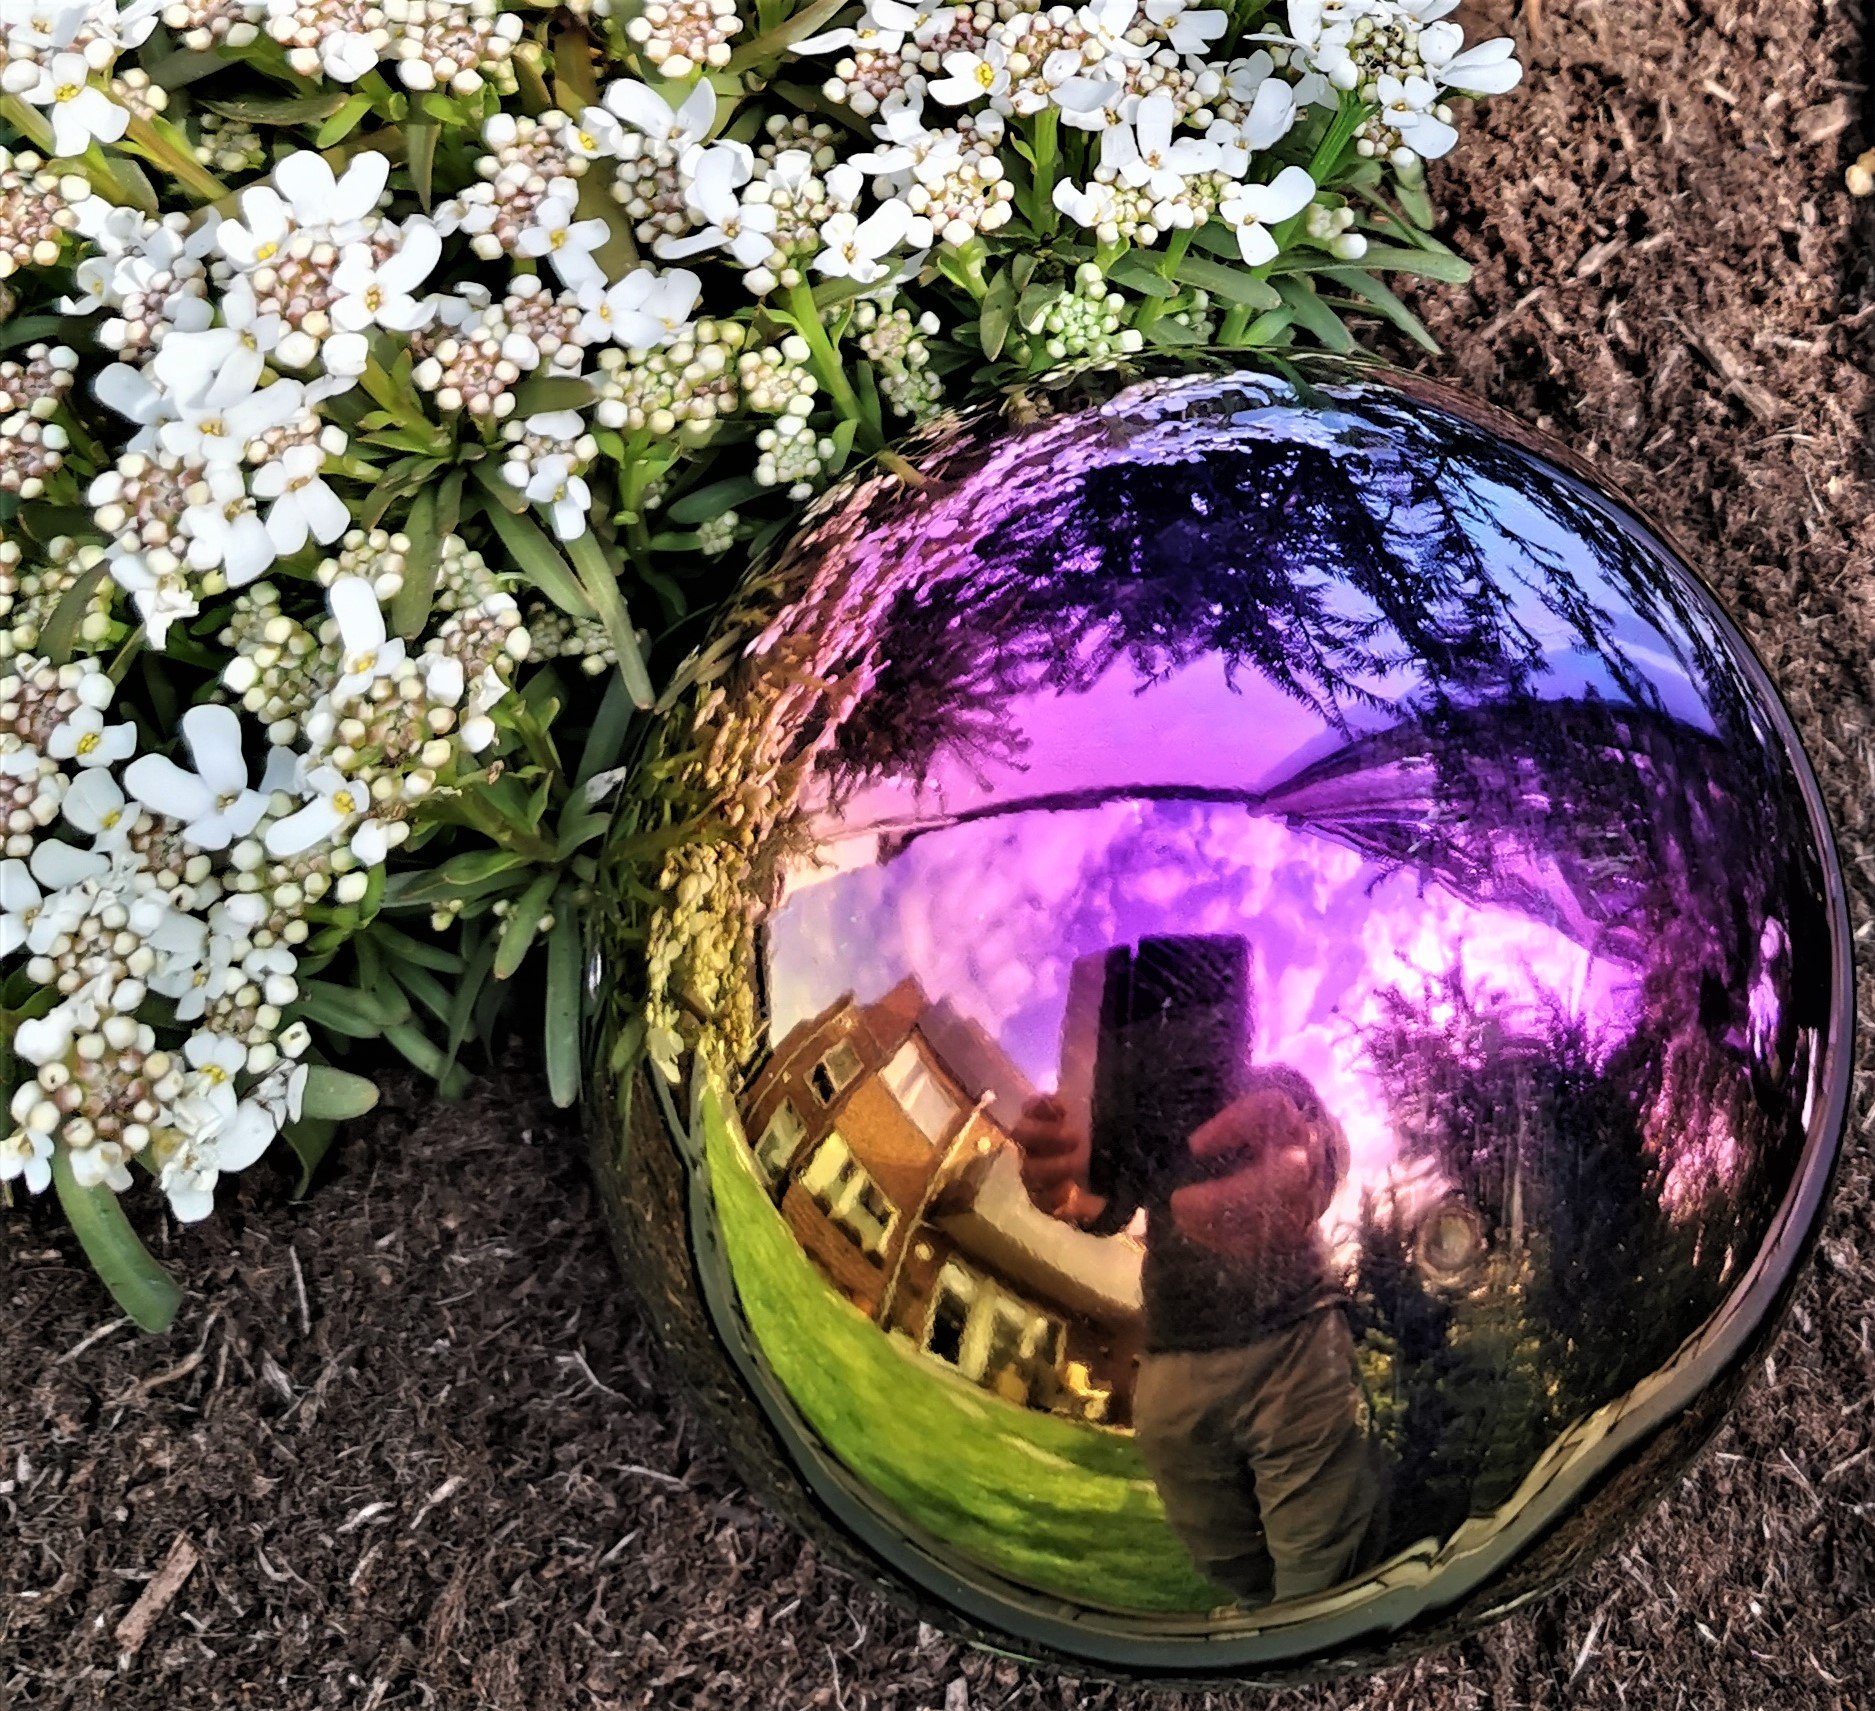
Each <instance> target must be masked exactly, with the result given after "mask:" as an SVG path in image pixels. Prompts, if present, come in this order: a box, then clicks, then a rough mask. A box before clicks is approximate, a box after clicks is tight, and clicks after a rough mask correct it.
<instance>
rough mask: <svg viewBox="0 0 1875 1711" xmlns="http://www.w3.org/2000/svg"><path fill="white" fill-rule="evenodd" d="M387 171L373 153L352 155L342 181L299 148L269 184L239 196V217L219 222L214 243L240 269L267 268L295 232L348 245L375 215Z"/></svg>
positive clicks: (319, 157)
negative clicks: (325, 236)
mask: <svg viewBox="0 0 1875 1711" xmlns="http://www.w3.org/2000/svg"><path fill="white" fill-rule="evenodd" d="M390 172H391V163H390V161H389V160H387V159H386V158H385V157H384V156H383V155H381V154H379V153H378V152H377V150H375V149H367V150H366V151H365V152H364V153H362V154H358V155H354V156H353V157H352V160H351V164H350V165H348V166H347V167H346V169H345V172H344V175H343V176H342V177H340V176H337V175H335V174H334V173H333V171H332V167H331V164H330V162H328V161H327V160H326V159H325V157H324V156H322V155H318V154H315V153H314V152H313V151H312V150H310V149H302V150H300V151H299V153H297V154H290V155H288V156H287V157H286V159H285V160H283V161H281V162H280V164H279V165H278V166H276V167H275V168H274V169H273V183H272V184H270V185H269V184H254V185H250V186H249V187H248V188H247V189H246V190H243V191H242V192H241V197H240V203H239V206H240V210H241V218H240V219H239V220H238V221H237V220H223V221H222V222H221V224H220V225H219V226H217V227H216V228H215V241H216V243H217V245H218V246H219V247H220V249H221V252H222V254H223V255H225V256H226V257H227V258H228V259H229V260H230V261H231V262H233V263H234V264H235V266H236V267H239V268H244V269H245V268H255V267H264V266H265V265H267V263H269V262H271V261H272V260H273V259H274V257H275V256H277V255H278V254H279V252H280V249H281V247H282V245H284V244H285V242H286V240H287V239H288V238H289V237H290V236H291V235H292V234H293V233H294V232H295V231H304V230H316V231H323V232H326V233H328V234H329V235H330V236H331V237H332V239H333V241H334V242H335V243H350V242H351V241H352V240H353V239H354V238H357V237H361V236H362V235H363V233H364V226H363V222H364V220H365V218H366V216H367V215H369V214H371V213H373V212H375V211H376V209H377V205H378V198H379V197H381V196H382V195H383V194H384V186H385V184H386V183H387V182H388V181H389V178H390Z"/></svg>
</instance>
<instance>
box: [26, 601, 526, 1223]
mask: <svg viewBox="0 0 1875 1711" xmlns="http://www.w3.org/2000/svg"><path fill="white" fill-rule="evenodd" d="M261 586H262V587H265V586H266V585H265V584H263V585H261ZM328 599H329V603H330V609H331V619H330V621H329V625H328V629H329V631H330V634H329V635H328V637H327V638H326V639H325V641H324V643H323V645H319V646H315V647H312V648H309V649H306V650H304V651H302V652H301V653H300V654H299V655H298V657H297V660H296V662H295V670H296V672H297V675H298V676H299V677H300V679H301V684H300V687H299V692H298V705H299V706H300V707H301V708H302V709H303V711H302V712H301V714H300V716H299V718H298V719H297V720H296V721H294V722H293V723H292V724H291V725H289V726H288V727H287V729H288V730H290V731H291V732H292V733H293V735H294V737H296V738H297V746H294V747H287V746H283V745H282V744H280V743H277V742H269V743H266V744H250V742H249V731H248V727H247V726H246V724H245V723H244V721H243V719H242V716H241V714H240V713H238V712H236V711H235V710H234V709H233V708H231V707H227V706H222V705H218V704H214V703H209V704H204V705H201V706H196V707H192V708H190V709H189V711H188V712H186V713H185V714H184V715H183V717H182V737H183V742H184V744H185V745H186V747H187V750H188V754H189V758H190V763H191V764H190V765H188V766H183V765H181V764H179V763H178V762H176V761H174V760H172V759H170V758H169V757H167V756H166V755H164V754H162V753H160V752H157V751H155V750H149V751H144V752H140V750H141V745H140V743H139V739H138V734H137V732H136V729H135V727H134V726H133V725H132V724H131V723H129V722H128V721H125V722H121V723H112V722H111V721H110V718H109V710H110V707H111V704H112V699H113V694H114V689H113V685H112V682H111V680H110V678H109V676H108V675H107V674H106V673H105V671H104V670H103V668H102V667H101V666H99V665H98V664H97V663H96V662H95V661H92V660H81V661H78V662H76V663H74V664H71V665H66V666H60V667H53V666H51V665H49V664H47V663H46V662H44V661H43V660H39V659H35V658H33V657H31V656H21V657H19V658H16V659H15V660H14V661H13V662H12V668H11V670H10V672H9V674H8V675H7V676H6V677H4V678H0V810H4V813H5V818H6V830H7V837H6V855H5V859H4V861H0V966H4V965H7V964H10V963H12V961H13V959H15V958H23V959H24V968H25V971H26V974H27V976H28V978H29V979H30V980H31V981H32V982H33V983H34V985H35V986H37V987H38V988H40V989H41V991H42V992H43V994H44V996H45V998H46V1000H48V1001H49V1002H48V1003H47V1005H46V1007H45V1008H44V1009H43V1010H42V1011H39V1012H38V1013H35V1014H33V1015H31V1016H29V1018H28V1019H27V1020H25V1021H23V1022H22V1023H21V1024H20V1026H19V1028H18V1030H17V1032H16V1034H15V1037H14V1041H13V1050H14V1053H15V1055H16V1056H17V1057H18V1058H19V1059H20V1060H21V1062H22V1063H23V1064H25V1065H29V1066H30V1067H31V1070H32V1074H31V1076H30V1077H29V1078H28V1079H26V1080H25V1081H23V1082H22V1083H21V1085H20V1086H19V1088H18V1090H17V1092H16V1093H15V1095H14V1098H13V1102H12V1111H11V1115H12V1122H13V1128H12V1131H11V1132H10V1133H9V1134H7V1135H6V1136H5V1138H4V1139H3V1140H0V1181H7V1180H12V1179H16V1178H19V1179H23V1180H24V1182H25V1185H26V1187H27V1189H28V1190H29V1191H31V1192H35V1193H37V1192H40V1191H42V1190H44V1189H45V1187H46V1186H47V1185H48V1183H49V1182H50V1180H51V1169H52V1159H53V1156H54V1152H55V1150H56V1149H60V1148H62V1149H64V1151H65V1152H66V1154H67V1155H68V1157H69V1161H70V1165H71V1169H72V1174H73V1177H74V1179H75V1180H76V1181H77V1182H78V1183H79V1184H80V1185H84V1186H95V1185H97V1184H100V1183H102V1184H108V1185H109V1186H111V1187H113V1188H115V1189H118V1190H119V1191H121V1190H123V1189H126V1188H128V1187H129V1186H130V1185H131V1181H132V1178H131V1174H130V1165H131V1163H132V1162H133V1161H136V1160H141V1161H142V1163H143V1164H145V1165H146V1166H147V1167H148V1168H149V1170H150V1171H151V1173H152V1174H153V1175H154V1176H155V1178H156V1180H157V1183H158V1185H159V1186H160V1188H161V1189H162V1191H163V1192H164V1194H165V1195H167V1197H168V1199H169V1202H170V1205H171V1207H172V1209H173V1210H174V1211H175V1214H176V1216H177V1217H178V1218H181V1219H183V1220H185V1221H187V1220H192V1219H196V1218H201V1217H205V1216H206V1215H207V1214H208V1212H209V1210H210V1209H211V1207H212V1204H213V1194H214V1188H215V1184H216V1181H217V1179H218V1177H219V1176H220V1175H221V1174H222V1173H223V1172H228V1171H237V1170H241V1169H243V1168H245V1167H246V1166H247V1165H248V1164H251V1163H252V1162H253V1161H254V1160H255V1159H256V1158H258V1157H259V1156H260V1154H261V1153H262V1152H263V1151H264V1150H265V1149H266V1147H267V1145H268V1144H269V1143H270V1142H271V1141H272V1139H273V1138H274V1136H275V1135H276V1134H277V1133H278V1132H279V1130H280V1128H281V1127H282V1126H283V1125H284V1124H286V1123H288V1122H291V1121H293V1120H294V1119H295V1118H296V1117H297V1116H298V1115H299V1111H300V1098H301V1092H302V1089H303V1086H304V1080H305V1075H304V1070H303V1068H301V1067H300V1066H299V1065H298V1062H297V1060H298V1059H299V1057H300V1055H301V1054H302V1053H303V1052H304V1050H305V1049H306V1045H307V1043H308V1035H307V1030H306V1027H305V1025H304V1023H302V1022H296V1021H289V1020H288V1019H287V1012H288V1011H289V1010H290V1009H291V1007H292V1006H293V1004H294V1002H295V1000H296V999H297V998H298V996H299V982H298V978H297V968H298V960H297V951H296V947H298V946H299V945H301V944H302V943H303V942H304V941H305V939H306V938H307V936H308V933H309V930H310V916H309V912H310V911H313V910H316V909H318V908H319V907H321V906H323V905H341V906H342V905H345V904H350V903H356V902H357V901H358V900H359V899H360V898H361V897H362V896H363V895H364V891H365V888H366V884H367V880H368V870H369V869H370V868H371V867H373V866H376V865H377V864H379V863H381V862H382V861H383V860H384V859H385V857H386V856H387V854H388V853H389V851H390V850H391V849H392V848H393V847H394V846H395V845H397V844H398V843H400V842H401V841H402V840H403V838H404V837H405V836H406V835H407V832H408V824H409V816H410V814H411V813H412V811H413V810H414V809H415V808H416V807H417V806H418V805H419V804H420V803H422V802H424V801H426V800H428V799H430V798H431V797H433V796H435V795H436V794H438V793H439V792H445V791H454V790H459V789H461V788H463V787H464V786H465V784H468V783H470V782H473V781H478V780H479V779H481V778H482V777H484V776H485V769H483V768H482V767H481V766H480V764H479V763H478V762H477V761H476V759H475V757H476V756H477V755H479V754H481V753H482V752H484V751H486V750H487V749H488V748H489V746H490V745H491V744H492V743H493V742H494V740H495V735H496V731H495V725H494V721H493V720H492V718H491V717H490V714H491V711H492V710H493V709H494V708H495V707H496V706H497V704H498V703H499V702H500V701H501V700H502V699H503V698H504V697H505V696H506V695H507V693H508V689H509V685H510V682H511V679H512V669H513V665H514V662H515V661H516V660H517V659H519V658H520V657H522V656H523V655H524V654H525V652H526V647H527V632H526V630H525V629H524V628H523V626H522V623H521V617H520V613H519V611H518V609H517V608H516V606H515V603H514V601H513V599H512V598H511V597H510V596H508V595H506V594H503V593H499V592H494V591H491V592H488V593H486V594H484V595H482V596H481V597H480V598H478V599H476V600H475V601H473V602H472V603H470V604H466V605H464V606H462V607H460V609H458V610H456V611H454V612H451V613H448V614H446V615H445V616H444V617H443V621H442V622H441V623H440V624H439V625H438V626H437V628H436V630H435V633H434V634H433V635H432V636H431V637H430V639H429V640H427V641H426V642H425V643H424V644H423V645H422V647H421V648H419V649H409V648H407V647H406V645H405V644H404V643H403V642H402V641H399V640H396V639H393V638H391V637H389V636H388V635H387V633H386V626H385V622H384V615H383V610H382V607H381V606H380V604H379V594H378V591H377V590H376V589H374V587H373V585H372V584H371V582H369V581H367V580H366V579H364V578H363V577H359V576H346V575H341V576H339V577H337V578H336V579H334V580H333V581H332V583H331V585H330V588H329V591H328ZM244 657H245V656H243V655H240V654H237V656H236V661H235V663H234V665H232V666H231V667H230V670H229V676H230V678H234V677H236V676H238V675H240V670H239V668H240V666H241V664H242V661H243V659H244ZM276 734H277V733H276ZM251 747H264V749H265V755H266V758H265V761H264V763H263V764H262V766H261V768H260V770H259V773H258V775H256V774H254V773H252V772H251V771H250V767H249V758H248V757H249V750H250V748H251ZM60 822H63V824H62V825H61V824H60ZM74 836H75V837H76V839H77V840H79V841H76V842H74V841H72V839H73V838H74ZM152 1006H154V1007H156V1008H158V1009H160V1010H162V1011H163V1012H164V1017H165V1019H166V1022H173V1024H174V1028H173V1029H172V1028H170V1027H168V1026H167V1025H165V1027H164V1033H165V1034H168V1033H170V1032H173V1031H178V1030H179V1031H182V1032H183V1034H184V1037H183V1038H182V1040H181V1044H180V1047H179V1048H177V1049H170V1048H168V1047H165V1046H162V1045H160V1044H159V1037H158V1031H157V1027H156V1026H155V1025H153V1024H152V1023H151V1021H150V1020H149V1019H148V1018H149V1015H150V1012H151V1008H152Z"/></svg>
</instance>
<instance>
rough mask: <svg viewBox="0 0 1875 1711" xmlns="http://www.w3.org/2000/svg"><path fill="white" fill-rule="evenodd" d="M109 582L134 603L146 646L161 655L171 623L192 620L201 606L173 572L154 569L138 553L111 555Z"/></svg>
mask: <svg viewBox="0 0 1875 1711" xmlns="http://www.w3.org/2000/svg"><path fill="white" fill-rule="evenodd" d="M106 562H107V563H108V564H109V565H110V567H111V580H112V581H113V582H115V583H116V584H117V586H118V587H119V588H121V589H123V591H124V592H125V593H126V594H128V595H129V596H130V598H131V600H132V601H133V602H135V604H136V608H137V617H138V619H139V620H140V621H141V622H142V624H143V628H144V630H145V632H146V633H147V634H148V635H149V638H150V646H151V647H153V648H155V649H157V651H158V652H161V651H162V649H163V647H164V645H165V644H166V643H167V641H168V639H169V630H170V626H171V625H172V624H177V623H180V622H182V621H183V620H185V619H188V618H193V617H194V616H195V615H196V613H197V612H199V611H201V609H202V608H201V605H200V603H199V602H198V601H197V600H196V598H195V596H194V595H193V594H192V593H190V591H189V585H188V584H187V583H186V582H185V581H184V580H183V579H182V578H181V577H180V576H179V575H177V574H176V573H175V572H174V571H173V570H158V569H157V568H156V567H155V566H153V565H152V564H151V563H150V561H149V560H148V559H147V558H146V557H144V555H143V554H142V553H127V552H113V553H112V554H111V555H110V557H109V559H108V560H107V561H106Z"/></svg>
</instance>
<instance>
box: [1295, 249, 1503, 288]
mask: <svg viewBox="0 0 1875 1711" xmlns="http://www.w3.org/2000/svg"><path fill="white" fill-rule="evenodd" d="M1351 267H1357V268H1359V269H1360V270H1361V271H1362V272H1363V273H1412V274H1417V275H1419V276H1420V277H1421V278H1424V279H1437V280H1441V281H1443V282H1444V283H1445V284H1447V285H1463V284H1464V283H1465V282H1466V281H1467V280H1468V279H1470V278H1471V263H1470V262H1468V261H1467V260H1466V259H1465V258H1464V257H1463V256H1462V255H1453V254H1452V253H1451V251H1449V250H1417V249H1407V248H1405V247H1404V246H1403V245H1400V244H1369V245H1368V246H1367V253H1366V254H1365V255H1363V256H1362V257H1361V258H1360V260H1359V261H1356V262H1347V261H1338V260H1336V258H1335V257H1334V256H1332V255H1329V254H1328V253H1327V252H1326V251H1323V250H1291V251H1290V252H1289V254H1287V255H1284V256H1278V257H1277V258H1276V260H1274V261H1273V262H1271V263H1270V274H1271V277H1276V276H1278V275H1282V274H1297V273H1325V274H1327V275H1329V277H1330V278H1338V277H1339V276H1340V275H1341V274H1342V273H1343V272H1345V271H1346V270H1347V269H1348V268H1351Z"/></svg>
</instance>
